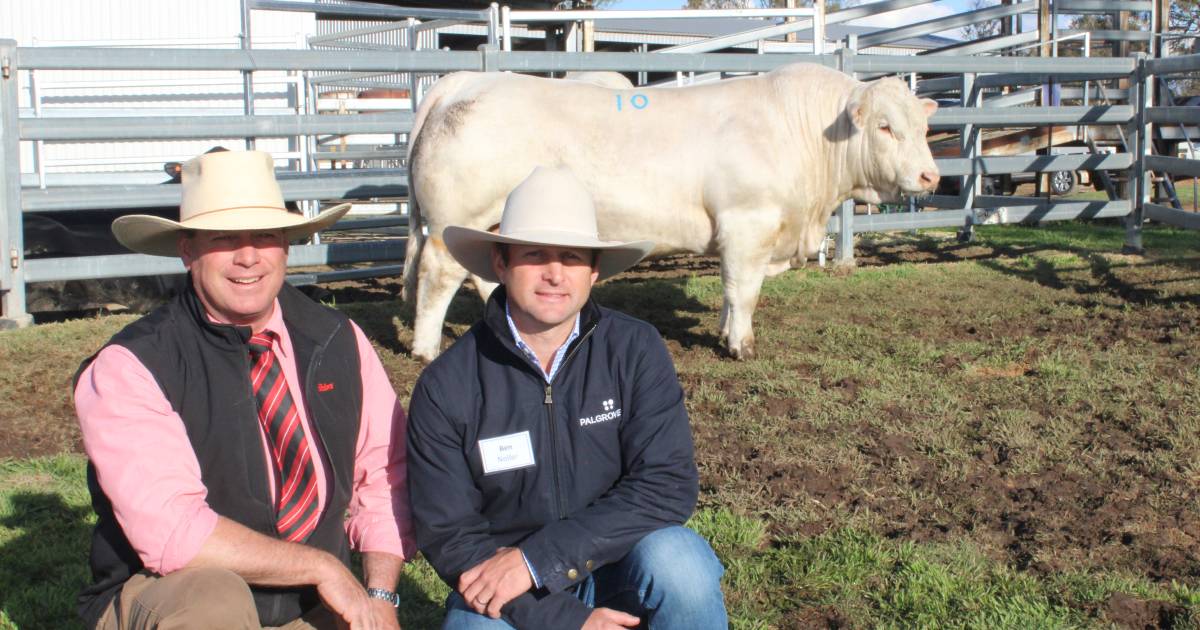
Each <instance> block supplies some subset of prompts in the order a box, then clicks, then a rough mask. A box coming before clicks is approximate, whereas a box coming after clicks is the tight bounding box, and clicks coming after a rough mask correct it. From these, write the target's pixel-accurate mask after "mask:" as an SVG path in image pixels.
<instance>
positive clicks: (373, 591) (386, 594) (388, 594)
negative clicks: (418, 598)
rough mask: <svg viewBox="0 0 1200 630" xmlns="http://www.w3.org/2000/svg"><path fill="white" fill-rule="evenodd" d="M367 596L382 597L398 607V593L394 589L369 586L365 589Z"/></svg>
mask: <svg viewBox="0 0 1200 630" xmlns="http://www.w3.org/2000/svg"><path fill="white" fill-rule="evenodd" d="M367 597H373V598H375V599H382V600H383V601H385V602H387V603H389V604H391V605H392V606H395V607H396V608H399V607H400V595H398V594H397V593H396V592H395V591H389V590H386V589H382V588H369V589H367Z"/></svg>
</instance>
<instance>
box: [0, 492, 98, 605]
mask: <svg viewBox="0 0 1200 630" xmlns="http://www.w3.org/2000/svg"><path fill="white" fill-rule="evenodd" d="M11 501H12V514H11V515H10V516H8V517H6V518H4V519H3V520H0V525H3V526H4V527H7V528H10V529H13V530H18V531H20V532H22V533H21V535H20V536H18V537H16V538H13V539H12V540H9V541H8V542H6V543H5V544H4V546H3V547H0V610H3V611H4V612H5V613H6V614H7V615H8V617H9V618H10V619H11V620H12V621H13V623H15V624H16V627H17V628H80V627H82V623H81V622H80V621H79V619H78V617H76V615H75V597H76V595H77V594H78V592H79V590H80V589H81V588H83V586H84V585H85V584H87V582H88V580H89V574H88V568H87V554H88V543H89V541H90V540H91V530H92V525H91V524H90V523H89V518H90V517H91V510H90V509H89V508H86V507H72V506H70V505H67V504H66V502H64V501H63V498H62V497H61V496H59V495H57V494H52V493H47V492H17V493H15V494H14V495H12V497H11Z"/></svg>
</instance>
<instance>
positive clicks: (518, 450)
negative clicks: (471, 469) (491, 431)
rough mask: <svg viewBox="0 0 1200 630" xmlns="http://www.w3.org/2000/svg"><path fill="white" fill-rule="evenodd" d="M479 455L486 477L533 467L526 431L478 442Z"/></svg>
mask: <svg viewBox="0 0 1200 630" xmlns="http://www.w3.org/2000/svg"><path fill="white" fill-rule="evenodd" d="M479 454H480V456H481V457H482V458H483V472H484V474H486V475H490V474H492V473H498V472H504V471H506V470H513V469H516V468H526V467H528V466H533V465H534V461H533V442H531V441H530V439H529V432H528V431H522V432H520V433H513V434H512V435H501V436H500V437H494V438H488V439H486V440H479Z"/></svg>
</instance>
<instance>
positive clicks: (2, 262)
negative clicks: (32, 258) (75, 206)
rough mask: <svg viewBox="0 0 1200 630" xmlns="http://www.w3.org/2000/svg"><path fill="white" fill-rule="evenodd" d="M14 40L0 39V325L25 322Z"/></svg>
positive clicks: (4, 326) (19, 147) (19, 152)
mask: <svg viewBox="0 0 1200 630" xmlns="http://www.w3.org/2000/svg"><path fill="white" fill-rule="evenodd" d="M17 87H18V78H17V42H15V41H13V40H11V39H0V253H2V254H3V256H2V258H0V328H15V327H20V326H27V325H29V324H30V323H31V322H32V321H33V320H32V319H31V318H30V316H29V314H28V313H26V312H25V241H24V238H23V232H22V229H23V228H22V221H21V160H20V156H21V142H20V138H19V136H18V133H19V131H18V128H17V124H18V116H19V111H18V109H17V108H18V105H19V103H18V100H17V96H18V94H17V93H18V89H17Z"/></svg>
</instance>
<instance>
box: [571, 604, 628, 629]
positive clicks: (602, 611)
mask: <svg viewBox="0 0 1200 630" xmlns="http://www.w3.org/2000/svg"><path fill="white" fill-rule="evenodd" d="M640 621H641V620H640V619H638V618H637V617H634V616H633V615H630V614H628V613H623V612H621V611H619V610H613V609H611V608H597V609H596V610H593V611H592V614H591V615H589V616H588V618H587V621H585V622H583V628H582V630H620V629H621V628H632V627H634V626H636V625H638V623H639V622H640Z"/></svg>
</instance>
